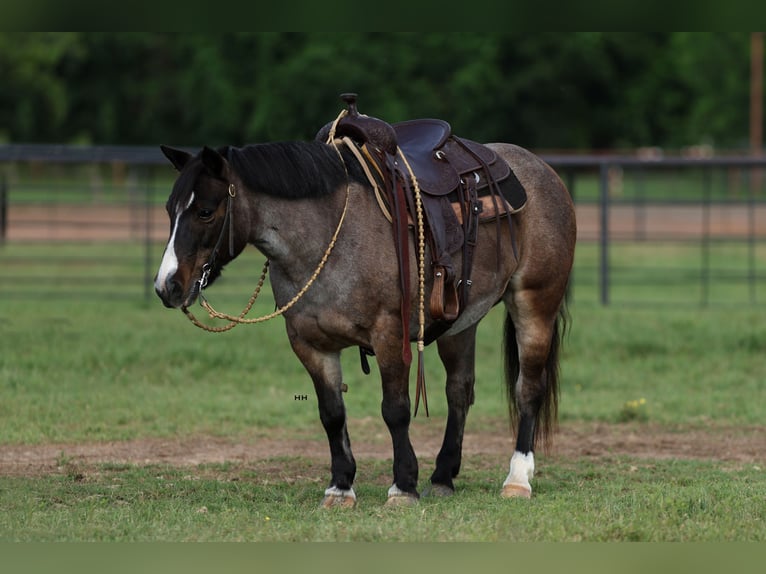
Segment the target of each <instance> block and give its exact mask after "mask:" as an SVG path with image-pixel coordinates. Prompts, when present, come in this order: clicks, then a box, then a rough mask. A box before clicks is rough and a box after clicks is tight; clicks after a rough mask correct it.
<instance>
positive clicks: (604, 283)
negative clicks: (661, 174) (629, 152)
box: [599, 161, 609, 305]
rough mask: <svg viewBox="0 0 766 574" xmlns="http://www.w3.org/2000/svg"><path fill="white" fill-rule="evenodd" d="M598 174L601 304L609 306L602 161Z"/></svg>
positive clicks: (604, 165) (606, 167)
mask: <svg viewBox="0 0 766 574" xmlns="http://www.w3.org/2000/svg"><path fill="white" fill-rule="evenodd" d="M599 171H600V173H599V192H600V193H599V198H600V203H601V230H600V244H601V258H600V266H599V269H600V272H601V273H600V274H601V304H602V305H609V164H608V163H607V162H606V161H602V162H601V164H600V170H599Z"/></svg>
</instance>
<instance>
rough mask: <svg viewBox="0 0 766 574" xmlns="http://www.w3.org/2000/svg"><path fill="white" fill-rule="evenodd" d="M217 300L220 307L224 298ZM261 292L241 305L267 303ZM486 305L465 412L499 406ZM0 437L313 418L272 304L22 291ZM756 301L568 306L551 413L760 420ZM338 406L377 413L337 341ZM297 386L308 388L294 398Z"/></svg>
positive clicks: (3, 367) (158, 431) (762, 315)
mask: <svg viewBox="0 0 766 574" xmlns="http://www.w3.org/2000/svg"><path fill="white" fill-rule="evenodd" d="M232 308H233V307H232ZM272 308H273V307H271V305H270V304H269V303H268V302H266V301H264V302H263V303H262V304H261V305H259V306H258V308H256V309H254V311H253V313H261V312H268V311H270V310H271V309H272ZM501 329H502V311H501V310H500V309H499V308H498V309H495V310H493V312H492V313H491V314H490V316H488V317H487V318H486V319H485V321H484V322H483V323H482V325H481V328H480V332H479V339H478V343H477V387H476V396H477V400H476V404H475V406H474V408H473V411H472V412H473V413H474V414H473V415H472V418H475V419H477V424H479V425H480V424H481V421H482V420H488V421H492V422H493V423H494V422H495V421H496V420H497V419H498V418H502V417H504V416H505V413H506V406H505V401H504V398H503V390H502V383H501V381H502V364H501V358H500V348H499V347H500V344H499V333H500V332H501ZM0 337H2V340H3V353H2V358H0V392H2V395H3V401H2V402H0V417H2V420H3V421H4V424H3V425H2V426H0V442H2V443H41V442H48V441H59V442H61V441H83V440H113V439H117V440H124V439H130V438H141V437H149V436H175V435H187V434H194V433H209V434H214V435H222V436H230V435H237V434H242V433H246V434H247V433H252V432H254V429H255V430H257V429H267V428H275V427H285V428H287V429H298V430H301V431H305V430H306V429H307V428H314V427H316V428H318V421H317V420H316V419H317V416H316V405H315V400H314V397H313V387H312V385H311V382H310V380H309V378H308V376H307V375H306V374H305V372H304V370H303V367H302V366H301V365H300V364H299V362H298V361H297V359H296V358H295V357H294V356H293V355H292V352H291V351H290V348H289V344H288V342H287V337H286V334H285V332H284V324H283V321H282V320H281V319H275V320H274V321H271V322H268V323H265V324H260V325H257V326H241V327H238V328H236V329H234V330H233V331H231V332H229V333H226V334H220V335H215V334H210V333H205V332H203V331H200V330H198V329H196V328H195V327H193V326H192V325H191V324H190V323H189V322H188V321H187V320H186V318H185V317H184V316H183V315H182V314H181V313H180V312H178V311H169V310H166V309H164V308H162V307H161V305H160V304H159V303H158V304H157V305H156V306H155V307H153V308H147V307H144V306H141V305H135V304H129V303H124V302H122V303H120V302H113V303H106V302H96V303H93V304H89V303H86V302H64V303H57V302H45V301H41V302H25V301H19V302H14V303H13V305H12V306H11V305H10V304H3V305H2V306H1V307H0ZM764 349H766V310H762V309H759V308H748V307H733V308H732V307H713V308H709V309H703V310H699V309H693V308H692V309H684V308H682V309H672V308H667V309H659V310H647V309H643V308H627V309H618V308H614V309H612V308H602V307H596V306H590V305H586V304H582V305H578V304H575V305H573V307H572V324H571V330H570V332H569V335H568V337H567V339H566V340H565V346H564V352H563V358H562V372H563V384H562V398H561V412H560V414H561V418H562V420H564V421H567V420H587V421H594V420H595V421H604V422H618V421H619V420H621V417H622V416H623V414H622V411H623V408H624V406H625V403H626V402H628V401H633V400H639V399H644V400H645V404H644V405H642V409H643V410H644V411H645V413H646V415H645V418H646V420H649V421H652V422H657V423H661V424H676V423H682V424H700V423H706V422H719V423H731V424H761V423H762V421H763V420H766V387H764V385H763V373H764V372H766V353H764ZM435 351H436V350H435V348H431V347H429V348H428V349H427V353H426V366H427V369H428V370H427V380H428V382H429V388H430V389H431V392H430V393H429V399H430V400H429V406H430V408H431V412H432V414H433V416H435V417H440V416H446V400H445V398H444V396H443V392H442V390H441V389H442V381H443V376H444V375H443V370H442V368H441V365H440V362H439V360H438V357H437V356H436V352H435ZM343 362H344V369H345V382H346V383H347V384H348V385H349V388H350V391H349V393H348V394H347V395H346V400H347V404H348V410H349V413H350V414H351V416H353V417H357V418H364V417H379V401H380V383H379V380H378V376H377V369H376V365H375V362H374V360H373V361H371V364H372V367H373V373H372V375H370V376H365V375H364V374H363V373H362V372H361V368H360V366H359V360H358V353H357V352H356V351H355V349H349V350H348V351H347V352H346V353H344V355H343ZM296 394H306V395H308V396H309V400H308V401H295V400H294V396H295V395H296Z"/></svg>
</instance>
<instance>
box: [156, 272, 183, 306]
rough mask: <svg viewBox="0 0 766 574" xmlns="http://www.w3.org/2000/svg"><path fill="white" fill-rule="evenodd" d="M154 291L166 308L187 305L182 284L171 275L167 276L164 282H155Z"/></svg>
mask: <svg viewBox="0 0 766 574" xmlns="http://www.w3.org/2000/svg"><path fill="white" fill-rule="evenodd" d="M154 291H155V293H157V296H158V297H159V298H160V300H161V301H162V304H163V305H165V307H167V308H168V309H177V308H179V307H182V306H188V305H186V299H187V298H186V297H185V293H184V289H183V286H182V285H181V283H180V282H178V281H176V280H175V279H173V278H172V277H168V278H167V279H166V280H165V282H164V283H159V282H155V287H154Z"/></svg>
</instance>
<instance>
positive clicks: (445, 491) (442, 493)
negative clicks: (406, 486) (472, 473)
mask: <svg viewBox="0 0 766 574" xmlns="http://www.w3.org/2000/svg"><path fill="white" fill-rule="evenodd" d="M453 494H455V489H454V488H450V487H449V486H447V485H445V484H432V485H431V486H429V487H428V488H427V489H426V490H425V491H424V492H423V496H430V497H433V498H445V497H447V496H452V495H453Z"/></svg>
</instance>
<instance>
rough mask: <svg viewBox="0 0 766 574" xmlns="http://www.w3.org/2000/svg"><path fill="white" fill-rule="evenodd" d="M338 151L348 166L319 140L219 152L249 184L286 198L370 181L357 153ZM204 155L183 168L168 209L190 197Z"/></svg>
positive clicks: (306, 196) (305, 196)
mask: <svg viewBox="0 0 766 574" xmlns="http://www.w3.org/2000/svg"><path fill="white" fill-rule="evenodd" d="M340 149H341V153H342V155H343V161H344V162H345V169H344V166H343V163H341V161H340V158H339V157H338V152H336V151H335V149H334V148H332V147H331V146H329V145H327V144H324V143H322V142H316V141H311V142H302V141H295V142H273V143H262V144H252V145H248V146H245V147H241V148H236V147H231V146H226V147H222V148H219V149H218V152H219V153H220V154H221V155H223V156H224V157H225V158H226V159H227V160H228V161H229V164H230V165H231V167H232V169H234V171H235V172H236V173H237V174H238V175H239V177H240V178H242V182H243V183H244V184H245V186H246V187H247V188H249V189H252V190H257V191H259V192H262V193H267V194H269V195H274V196H279V197H284V198H286V199H309V198H319V197H324V196H326V195H329V194H330V193H332V192H333V191H335V190H336V189H338V187H340V186H341V185H345V184H346V181H347V178H348V181H350V182H351V181H357V182H361V183H366V182H367V179H366V177H365V176H364V172H363V171H362V168H361V167H360V166H359V163H358V162H357V160H356V158H355V157H354V156H353V154H352V153H351V152H349V151H348V150H346V149H345V148H343V147H342V148H340ZM200 158H201V154H198V155H197V156H196V157H194V158H193V159H191V160H190V161H189V162H188V163H187V164H186V166H184V168H183V169H182V170H181V172H180V174H179V176H178V179H177V180H176V182H175V184H174V185H173V191H172V193H171V194H170V197H169V198H168V208H169V209H170V208H171V207H172V210H175V209H178V208H180V206H183V205H185V204H186V202H187V201H188V200H189V198H190V197H191V193H192V191H193V189H194V185H195V183H196V181H197V178H198V177H199V176H200V174H201V173H203V172H204V171H205V170H206V168H205V166H204V164H203V163H202V160H201V159H200ZM346 170H348V175H347V172H346Z"/></svg>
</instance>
